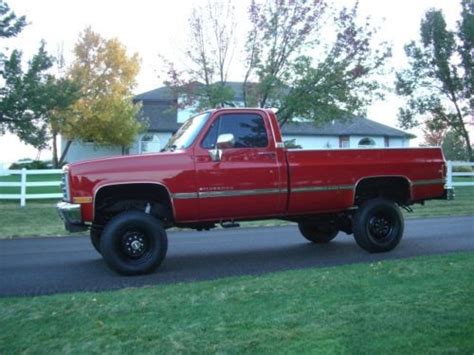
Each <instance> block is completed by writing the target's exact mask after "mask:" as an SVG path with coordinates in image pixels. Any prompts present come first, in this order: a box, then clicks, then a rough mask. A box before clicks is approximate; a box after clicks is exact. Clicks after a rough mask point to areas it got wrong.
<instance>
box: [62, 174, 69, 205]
mask: <svg viewBox="0 0 474 355" xmlns="http://www.w3.org/2000/svg"><path fill="white" fill-rule="evenodd" d="M61 191H62V193H63V200H64V201H66V202H71V194H70V192H69V169H67V168H64V169H63V175H62V177H61Z"/></svg>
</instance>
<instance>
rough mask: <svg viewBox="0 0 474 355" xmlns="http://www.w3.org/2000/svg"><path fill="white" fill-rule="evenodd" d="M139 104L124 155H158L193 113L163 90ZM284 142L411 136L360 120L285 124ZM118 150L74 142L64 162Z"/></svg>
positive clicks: (403, 142)
mask: <svg viewBox="0 0 474 355" xmlns="http://www.w3.org/2000/svg"><path fill="white" fill-rule="evenodd" d="M228 85H229V87H231V88H232V89H233V90H234V91H235V92H236V95H235V97H234V99H235V102H233V104H234V105H235V106H237V107H240V106H243V103H242V101H243V100H242V98H241V95H240V94H239V88H241V87H242V84H241V83H238V82H229V83H228ZM134 101H135V102H137V103H141V104H142V108H141V111H140V118H141V119H144V120H146V121H147V123H148V130H147V132H145V133H143V134H140V135H139V136H137V138H136V140H135V141H134V142H133V144H132V146H131V147H130V148H129V149H128V150H127V152H126V154H142V153H150V152H158V151H160V149H162V148H163V147H164V146H165V145H166V143H167V141H168V140H169V138H170V137H171V136H172V134H173V133H174V132H176V131H177V130H178V128H179V126H180V125H181V124H182V123H183V122H184V121H185V120H186V119H187V118H189V117H190V116H192V115H193V114H194V112H195V109H194V108H193V107H189V108H186V109H178V108H177V106H178V105H176V103H177V101H176V99H175V98H174V96H173V94H172V92H171V90H170V89H169V88H167V87H161V88H157V89H155V90H151V91H147V92H145V93H142V94H139V95H137V96H135V97H134ZM282 133H283V138H284V140H285V141H290V140H294V143H295V144H296V145H298V146H301V148H303V149H337V148H360V147H364V148H382V147H408V146H409V144H410V139H411V138H413V136H412V135H410V134H408V133H406V132H403V131H401V130H398V129H395V128H392V127H389V126H386V125H384V124H381V123H378V122H375V121H372V120H369V119H367V118H364V117H351V119H348V120H344V121H340V120H336V121H333V122H330V123H328V124H325V125H322V126H316V125H314V124H313V123H312V122H304V121H301V122H296V123H287V124H285V125H284V126H283V127H282ZM122 154H123V151H122V148H121V147H98V146H96V145H95V144H94V143H93V142H74V143H72V144H71V146H70V148H69V151H68V154H67V157H66V161H67V162H76V161H80V160H85V159H94V158H99V157H106V156H113V155H122Z"/></svg>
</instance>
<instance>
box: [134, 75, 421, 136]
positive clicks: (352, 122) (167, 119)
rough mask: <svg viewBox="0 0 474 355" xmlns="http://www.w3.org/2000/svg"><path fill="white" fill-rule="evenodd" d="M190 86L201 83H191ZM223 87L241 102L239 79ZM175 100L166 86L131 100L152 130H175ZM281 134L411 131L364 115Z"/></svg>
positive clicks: (291, 127) (288, 127)
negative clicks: (140, 103)
mask: <svg viewBox="0 0 474 355" xmlns="http://www.w3.org/2000/svg"><path fill="white" fill-rule="evenodd" d="M193 84H194V85H202V84H200V83H197V82H196V83H193ZM226 86H228V87H230V88H231V89H232V90H233V91H234V93H235V97H234V100H235V101H243V92H242V87H243V83H242V82H235V81H229V82H227V83H226ZM174 100H175V97H174V94H173V92H172V90H171V89H170V88H168V87H166V86H164V87H160V88H157V89H154V90H150V91H147V92H144V93H141V94H139V95H136V96H135V97H134V101H135V102H138V101H141V102H142V104H143V105H142V108H141V112H140V113H141V117H144V118H145V119H146V120H148V129H149V130H150V131H156V132H175V131H176V130H177V129H178V128H179V126H180V124H179V123H178V122H177V110H176V107H175V105H173V104H172V102H173V101H174ZM282 134H283V135H287V136H288V135H298V136H314V135H320V136H340V135H357V136H388V137H405V138H414V136H413V135H412V134H409V133H407V132H404V131H402V130H399V129H396V128H393V127H390V126H387V125H384V124H382V123H378V122H375V121H372V120H369V119H367V118H364V117H357V116H353V117H351V118H350V119H346V120H335V121H333V122H330V123H327V124H324V125H319V126H318V125H315V124H314V123H312V122H294V123H287V124H285V125H284V126H283V127H282Z"/></svg>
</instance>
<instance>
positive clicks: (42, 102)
mask: <svg viewBox="0 0 474 355" xmlns="http://www.w3.org/2000/svg"><path fill="white" fill-rule="evenodd" d="M54 61H55V59H54V58H53V57H52V56H50V55H49V54H48V53H47V52H46V50H45V43H44V42H43V43H42V44H41V46H40V48H39V50H38V53H37V54H35V55H34V56H33V58H32V59H31V60H30V61H29V63H28V69H27V70H26V71H23V69H22V53H21V52H20V51H18V50H14V51H13V52H12V53H11V55H10V58H9V59H8V60H6V61H5V63H4V71H3V78H4V80H5V86H4V87H2V88H1V89H0V96H1V101H0V111H1V112H2V113H3V115H2V117H1V118H0V124H1V127H2V129H3V131H6V130H8V131H10V132H12V133H14V134H16V135H17V136H18V137H19V138H20V140H22V141H23V142H25V143H27V144H30V145H32V146H34V147H35V148H38V149H44V148H46V147H47V146H48V145H49V140H50V139H51V140H52V148H53V165H54V167H58V166H60V165H61V163H62V160H63V159H64V157H63V156H61V157H58V148H57V138H58V134H59V132H60V129H61V126H62V124H64V118H65V116H64V115H65V114H66V113H67V112H68V111H69V110H70V109H71V107H72V104H73V103H74V102H75V101H76V100H77V99H78V98H79V94H80V92H79V86H78V84H77V83H76V82H74V81H72V80H70V79H67V78H60V79H58V78H56V77H55V76H53V75H52V74H50V69H51V68H52V66H53V63H54Z"/></svg>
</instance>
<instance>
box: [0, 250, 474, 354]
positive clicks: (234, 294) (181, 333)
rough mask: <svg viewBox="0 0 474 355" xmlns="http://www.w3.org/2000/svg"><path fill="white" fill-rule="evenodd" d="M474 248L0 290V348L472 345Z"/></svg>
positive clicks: (259, 349)
mask: <svg viewBox="0 0 474 355" xmlns="http://www.w3.org/2000/svg"><path fill="white" fill-rule="evenodd" d="M473 257H474V254H473V253H459V254H449V255H444V256H430V257H418V258H414V259H405V260H399V261H384V262H377V263H372V264H357V265H345V266H339V267H331V268H320V269H306V270H300V271H289V272H280V273H275V274H269V275H264V276H245V277H238V278H227V279H221V280H216V281H207V282H195V283H186V284H176V285H162V286H155V287H148V288H139V289H125V290H121V291H113V292H104V293H76V294H63V295H54V296H42V297H30V298H21V297H20V298H4V299H0V329H2V331H1V332H0V353H1V354H17V353H52V352H53V353H66V352H67V353H70V352H73V353H78V354H82V353H104V352H105V353H268V354H270V353H321V354H325V353H383V354H385V353H388V354H390V353H393V354H412V353H462V354H472V353H473V352H474V336H473V334H474V281H473V278H472V275H474V263H473Z"/></svg>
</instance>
